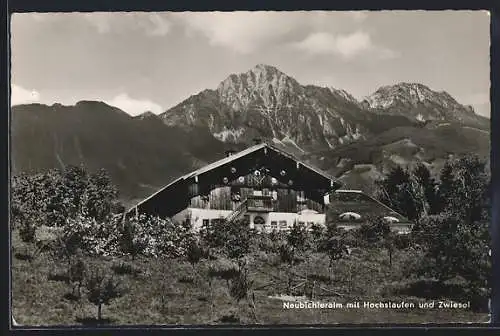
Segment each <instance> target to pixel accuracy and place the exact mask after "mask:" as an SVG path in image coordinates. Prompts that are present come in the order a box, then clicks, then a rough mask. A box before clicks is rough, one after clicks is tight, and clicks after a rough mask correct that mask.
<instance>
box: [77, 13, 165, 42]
mask: <svg viewBox="0 0 500 336" xmlns="http://www.w3.org/2000/svg"><path fill="white" fill-rule="evenodd" d="M76 15H83V18H84V20H85V21H86V22H87V23H88V24H90V26H92V27H94V28H95V29H96V30H97V31H98V32H99V33H101V34H110V33H123V32H130V31H133V30H136V31H137V30H139V31H142V32H144V33H145V34H146V35H149V36H165V35H167V34H168V33H169V32H170V29H171V26H172V24H171V22H170V20H169V19H168V17H167V15H166V14H165V13H105V12H96V13H83V14H76Z"/></svg>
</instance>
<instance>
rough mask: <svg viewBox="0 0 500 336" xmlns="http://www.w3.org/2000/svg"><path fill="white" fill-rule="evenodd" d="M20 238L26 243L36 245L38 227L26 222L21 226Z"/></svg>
mask: <svg viewBox="0 0 500 336" xmlns="http://www.w3.org/2000/svg"><path fill="white" fill-rule="evenodd" d="M19 237H20V238H21V240H22V241H23V242H25V243H34V242H35V237H36V226H35V225H33V224H32V223H30V222H28V221H24V222H23V223H21V225H20V226H19Z"/></svg>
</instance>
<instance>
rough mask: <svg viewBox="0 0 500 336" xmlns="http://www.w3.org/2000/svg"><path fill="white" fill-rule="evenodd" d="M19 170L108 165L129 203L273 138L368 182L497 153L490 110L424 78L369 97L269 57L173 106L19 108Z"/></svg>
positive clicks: (346, 176)
mask: <svg viewBox="0 0 500 336" xmlns="http://www.w3.org/2000/svg"><path fill="white" fill-rule="evenodd" d="M11 119H12V121H11V143H12V147H11V148H12V151H11V153H12V160H11V162H12V169H13V173H14V174H16V173H19V172H39V171H44V170H47V169H50V168H61V167H63V166H65V165H68V164H80V163H83V164H85V165H86V166H87V167H88V168H89V169H90V170H95V169H98V168H105V169H106V170H107V171H108V172H109V173H110V175H111V178H112V180H113V182H114V183H115V184H116V185H118V187H119V189H120V191H121V193H122V196H121V197H122V199H123V200H126V201H127V202H129V203H132V202H133V199H137V198H141V197H145V196H147V195H149V194H151V193H153V192H155V191H156V190H158V189H159V188H160V187H162V186H163V185H165V184H167V183H168V182H170V181H171V180H172V179H174V178H176V177H178V176H180V175H183V174H185V173H187V172H189V171H191V170H194V169H196V168H198V167H201V166H203V165H206V164H207V163H208V162H212V161H215V160H217V159H219V158H222V157H224V155H225V151H226V150H227V149H234V150H241V149H243V148H245V147H247V146H248V145H249V144H251V143H252V140H253V139H254V138H255V137H260V138H264V139H265V140H267V141H271V142H273V143H274V144H275V145H277V146H279V147H282V148H283V149H285V150H287V151H289V152H291V153H292V154H294V155H296V156H297V157H299V158H300V159H302V160H305V161H307V162H309V163H311V164H313V165H315V166H318V167H319V168H321V169H323V170H325V171H328V172H330V173H331V174H332V175H334V176H336V177H338V178H339V179H340V180H341V181H343V182H344V183H345V185H346V187H347V188H358V189H363V190H365V191H368V192H369V191H370V188H372V187H373V181H374V180H376V179H378V178H380V177H382V176H383V174H385V173H387V171H388V170H389V169H390V168H392V167H394V166H395V165H402V166H410V167H411V166H413V165H415V164H417V163H424V164H426V165H427V166H429V167H430V168H431V170H432V171H433V172H435V173H437V172H438V171H439V169H440V168H441V167H442V165H443V163H444V161H445V160H446V159H447V158H448V157H449V156H452V155H461V154H465V153H478V154H479V155H481V156H483V157H488V156H489V150H490V132H489V127H490V126H489V119H486V118H483V117H480V116H478V115H476V114H475V113H474V111H473V109H472V108H470V107H468V106H463V105H461V104H459V103H458V102H457V101H456V100H455V99H454V98H453V97H451V96H450V95H449V94H448V93H446V92H437V91H433V90H431V89H430V88H428V87H426V86H425V85H422V84H415V83H399V84H395V85H391V86H383V87H381V88H379V89H378V90H376V91H375V92H374V93H373V94H372V95H370V96H368V97H366V98H365V99H363V100H362V101H357V100H356V99H355V98H354V97H353V96H352V95H351V94H349V93H348V92H346V91H344V90H341V89H335V88H327V87H318V86H314V85H302V84H300V83H298V82H297V81H296V80H295V79H294V78H292V77H290V76H288V75H286V74H285V73H283V72H281V71H280V70H278V69H277V68H275V67H272V66H268V65H263V64H259V65H257V66H255V67H254V68H252V69H250V70H248V71H247V72H245V73H241V74H232V75H230V76H229V77H227V78H226V79H225V80H223V81H222V82H221V83H220V84H219V86H218V87H217V88H216V89H206V90H204V91H201V92H199V93H197V94H195V95H193V96H191V97H189V98H188V99H186V100H185V101H183V102H181V103H180V104H178V105H177V106H175V107H173V108H171V109H169V110H167V111H166V112H164V113H162V114H160V115H156V114H154V113H151V112H144V113H143V114H141V115H139V116H136V117H131V116H129V115H128V114H127V113H125V112H123V111H122V110H120V109H118V108H116V107H112V106H109V105H107V104H105V103H102V102H95V101H81V102H78V103H77V104H76V105H75V106H63V105H61V104H54V105H52V106H47V105H41V104H29V105H18V106H14V107H12V118H11Z"/></svg>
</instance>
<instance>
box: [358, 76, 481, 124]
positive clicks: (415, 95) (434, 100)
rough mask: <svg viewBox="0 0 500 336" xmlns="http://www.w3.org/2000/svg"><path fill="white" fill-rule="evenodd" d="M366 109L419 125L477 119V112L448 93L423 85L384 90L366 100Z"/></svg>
mask: <svg viewBox="0 0 500 336" xmlns="http://www.w3.org/2000/svg"><path fill="white" fill-rule="evenodd" d="M363 106H364V107H366V108H368V109H372V110H376V111H378V112H381V113H386V114H398V115H404V116H406V117H410V118H413V119H416V120H419V121H426V120H447V121H460V122H466V121H470V120H469V119H471V118H472V119H475V118H476V117H477V116H476V115H475V113H474V111H473V109H471V108H470V107H467V106H464V105H461V104H460V103H458V102H457V101H456V100H455V99H454V98H453V97H452V96H451V95H450V94H449V93H447V92H445V91H434V90H432V89H430V88H429V87H427V86H425V85H423V84H419V83H405V82H401V83H398V84H395V85H386V86H382V87H380V88H379V89H378V90H377V91H375V92H374V93H373V94H372V95H370V96H368V97H366V98H365V100H364V101H363Z"/></svg>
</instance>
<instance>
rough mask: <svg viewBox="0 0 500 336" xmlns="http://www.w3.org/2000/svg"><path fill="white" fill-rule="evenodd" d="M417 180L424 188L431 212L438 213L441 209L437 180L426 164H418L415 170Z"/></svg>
mask: <svg viewBox="0 0 500 336" xmlns="http://www.w3.org/2000/svg"><path fill="white" fill-rule="evenodd" d="M413 175H414V176H415V179H416V181H417V182H418V184H420V185H421V186H422V188H423V192H424V196H425V201H426V202H427V206H428V212H429V214H436V213H439V211H440V204H439V199H438V195H437V182H436V180H435V179H434V178H433V177H432V176H431V172H430V171H429V168H427V166H425V165H424V164H422V163H420V164H418V165H417V166H416V167H415V169H414V170H413Z"/></svg>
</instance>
